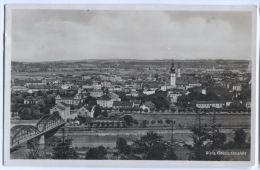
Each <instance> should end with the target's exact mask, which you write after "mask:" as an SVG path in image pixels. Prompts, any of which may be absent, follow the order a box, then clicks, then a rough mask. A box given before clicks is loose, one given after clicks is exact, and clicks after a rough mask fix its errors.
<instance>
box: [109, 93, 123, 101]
mask: <svg viewBox="0 0 260 170" xmlns="http://www.w3.org/2000/svg"><path fill="white" fill-rule="evenodd" d="M108 96H109V97H110V98H111V99H113V100H114V101H121V98H120V97H119V95H118V94H116V93H113V92H110V93H109V94H108Z"/></svg>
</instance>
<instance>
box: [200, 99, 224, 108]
mask: <svg viewBox="0 0 260 170" xmlns="http://www.w3.org/2000/svg"><path fill="white" fill-rule="evenodd" d="M225 106H226V102H225V101H197V102H196V107H197V108H200V109H209V108H211V107H213V108H223V107H225Z"/></svg>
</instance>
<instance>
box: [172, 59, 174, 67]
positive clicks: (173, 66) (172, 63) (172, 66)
mask: <svg viewBox="0 0 260 170" xmlns="http://www.w3.org/2000/svg"><path fill="white" fill-rule="evenodd" d="M172 68H174V62H173V59H172Z"/></svg>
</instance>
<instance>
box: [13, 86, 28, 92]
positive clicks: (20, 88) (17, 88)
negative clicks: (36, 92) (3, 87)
mask: <svg viewBox="0 0 260 170" xmlns="http://www.w3.org/2000/svg"><path fill="white" fill-rule="evenodd" d="M12 91H13V92H26V91H27V88H26V87H24V86H12Z"/></svg>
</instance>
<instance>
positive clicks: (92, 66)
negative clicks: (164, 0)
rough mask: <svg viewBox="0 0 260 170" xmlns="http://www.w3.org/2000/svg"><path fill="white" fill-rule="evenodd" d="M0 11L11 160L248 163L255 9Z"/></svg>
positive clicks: (250, 157)
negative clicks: (3, 25) (2, 25)
mask: <svg viewBox="0 0 260 170" xmlns="http://www.w3.org/2000/svg"><path fill="white" fill-rule="evenodd" d="M5 17H6V24H5V82H4V83H5V89H4V93H5V100H4V106H5V112H4V116H5V117H4V118H5V122H4V124H5V125H4V128H5V129H4V141H5V143H4V144H5V146H4V150H5V154H4V160H5V162H6V164H10V165H16V162H18V164H23V163H26V162H27V163H28V164H33V163H34V162H38V161H39V160H53V161H54V160H57V161H59V160H64V162H65V160H66V162H67V163H68V164H69V162H71V163H73V161H75V160H77V161H81V162H84V160H85V161H88V162H91V161H95V160H106V161H117V163H120V161H124V162H131V161H135V162H137V163H138V162H142V161H144V160H146V161H148V162H150V161H151V162H152V161H155V160H156V161H164V162H165V163H168V162H170V163H171V165H174V163H175V162H176V163H177V162H180V161H182V164H183V163H184V162H183V161H189V162H188V163H191V164H193V165H195V164H196V163H197V162H202V161H208V162H209V161H213V165H214V164H215V165H216V164H219V165H218V166H221V165H225V164H228V163H229V162H230V163H232V162H233V163H234V161H235V164H237V165H239V163H244V164H246V165H250V164H252V163H253V162H254V150H255V148H254V146H255V143H254V141H255V140H254V139H255V136H254V130H255V129H254V128H255V123H254V121H255V114H256V113H255V109H254V107H255V98H256V97H255V95H256V92H255V64H256V62H255V56H256V49H255V46H256V7H254V6H203V7H202V6H174V5H168V6H164V5H161V6H160V5H158V6H156V7H155V6H153V5H138V6H135V5H83V6H77V5H63V6H62V5H20V6H19V5H9V6H8V5H7V6H6V15H5ZM106 161H104V164H106ZM66 162H65V164H66ZM88 162H85V163H86V164H87V163H88ZM38 163H39V162H38ZM52 163H53V162H52ZM146 163H147V162H146ZM99 164H100V163H99ZM74 166H77V165H76V164H74Z"/></svg>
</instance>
